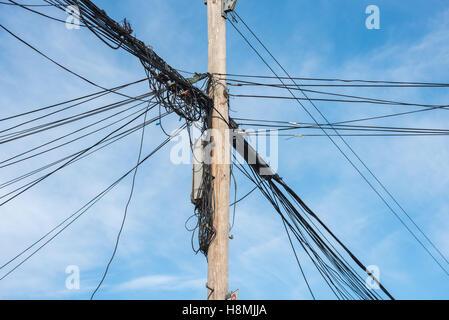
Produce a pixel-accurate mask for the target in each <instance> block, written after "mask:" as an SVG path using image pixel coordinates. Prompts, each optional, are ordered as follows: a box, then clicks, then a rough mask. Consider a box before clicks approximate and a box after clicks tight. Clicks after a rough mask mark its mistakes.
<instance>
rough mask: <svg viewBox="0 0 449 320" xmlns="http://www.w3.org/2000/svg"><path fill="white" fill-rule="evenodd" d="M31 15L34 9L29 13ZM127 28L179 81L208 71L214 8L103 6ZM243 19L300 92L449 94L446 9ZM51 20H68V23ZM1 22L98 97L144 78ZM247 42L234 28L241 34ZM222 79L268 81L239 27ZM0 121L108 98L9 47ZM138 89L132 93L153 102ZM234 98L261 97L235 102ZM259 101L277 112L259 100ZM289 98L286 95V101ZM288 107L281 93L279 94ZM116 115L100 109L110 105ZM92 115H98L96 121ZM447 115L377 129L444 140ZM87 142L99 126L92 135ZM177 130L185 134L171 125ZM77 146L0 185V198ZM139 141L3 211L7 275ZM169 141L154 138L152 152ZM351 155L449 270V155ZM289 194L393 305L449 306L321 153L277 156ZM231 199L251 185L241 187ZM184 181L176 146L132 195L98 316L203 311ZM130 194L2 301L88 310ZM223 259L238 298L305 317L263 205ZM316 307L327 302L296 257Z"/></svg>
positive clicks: (251, 109) (382, 219)
mask: <svg viewBox="0 0 449 320" xmlns="http://www.w3.org/2000/svg"><path fill="white" fill-rule="evenodd" d="M36 2H37V1H36ZM95 3H96V4H97V5H98V6H99V7H101V8H104V9H105V10H106V11H107V13H108V14H109V15H110V16H112V17H113V18H115V19H116V20H122V19H123V18H125V17H126V18H127V19H128V20H129V21H131V23H132V25H133V28H134V30H135V31H136V33H137V37H138V38H140V39H142V40H144V41H145V42H146V43H148V44H150V45H151V46H152V47H153V49H154V50H155V51H156V52H157V53H158V54H159V55H160V56H161V57H163V58H164V59H165V60H166V61H167V62H168V63H169V64H171V65H172V66H174V67H176V68H180V69H183V70H189V71H197V72H204V71H207V25H206V7H205V6H204V4H203V1H202V0H197V1H180V0H152V1H145V0H132V1H131V0H122V1H105V0H97V1H95ZM370 4H375V5H377V6H378V7H379V8H380V18H381V25H380V26H381V29H380V30H367V29H366V28H365V19H366V17H367V15H366V14H365V8H366V7H367V6H368V5H370ZM237 9H238V13H239V15H241V16H242V17H243V18H244V19H245V20H246V22H247V23H248V24H249V25H250V26H251V27H252V28H253V29H254V30H255V31H256V32H257V33H258V34H259V35H261V38H262V40H263V41H264V43H265V44H267V45H268V47H269V48H270V50H272V52H273V54H274V55H275V56H276V57H277V58H278V59H279V61H281V63H282V64H284V66H285V67H286V69H287V70H288V71H289V72H290V73H291V74H292V75H296V76H302V77H337V78H348V79H350V78H362V79H374V80H376V79H381V80H398V81H432V82H446V83H447V82H449V77H448V69H449V41H448V40H449V32H448V30H449V6H448V5H447V3H446V1H438V0H430V1H418V0H416V1H415V0H413V1H407V2H405V1H392V0H390V1H387V0H385V1H380V0H376V1H373V2H372V1H350V0H344V1H343V0H340V1H325V0H322V1H311V0H307V1H303V0H301V1H239V3H238V6H237ZM50 12H51V13H53V14H55V15H58V14H59V15H60V16H61V17H63V18H64V16H63V15H62V14H61V13H59V12H57V11H50ZM0 22H1V23H2V24H4V25H5V26H6V27H8V28H10V29H11V30H12V31H13V32H16V33H17V34H18V35H20V36H21V37H23V38H24V39H25V40H27V41H30V42H31V43H32V44H34V45H36V47H38V48H39V49H42V50H43V51H44V52H45V53H47V54H48V55H49V56H51V57H53V58H56V59H57V61H58V62H61V63H62V64H64V65H66V66H70V68H71V69H73V70H74V71H76V72H78V73H80V74H82V75H83V76H86V77H87V78H89V79H90V80H92V81H95V82H96V83H99V84H100V85H102V86H105V87H113V86H116V85H119V84H122V83H126V82H130V81H134V80H137V79H140V78H142V77H144V72H143V69H142V67H141V65H140V64H139V62H138V61H137V60H136V59H135V58H134V57H132V56H130V55H129V54H127V53H126V52H124V51H122V50H118V51H114V50H111V49H110V48H108V47H106V46H105V45H104V44H103V43H102V42H101V41H99V40H98V39H97V38H96V37H95V36H94V35H92V34H91V33H89V32H88V31H85V30H70V31H69V30H67V29H66V28H65V26H64V25H63V24H61V23H58V22H54V21H49V20H48V19H45V18H43V17H39V16H36V15H34V14H32V13H29V12H25V11H24V10H23V9H20V8H14V7H5V6H1V7H0ZM239 26H241V23H240V24H239ZM227 37H228V39H227V40H228V61H227V63H228V72H229V73H247V74H269V70H267V69H266V67H265V66H264V65H263V64H262V63H261V62H260V61H259V60H257V57H256V56H255V55H254V54H253V53H252V52H251V51H250V49H249V48H248V47H247V45H246V44H245V43H244V42H243V40H242V39H241V38H240V37H239V35H238V34H236V32H235V31H234V30H233V29H232V27H231V26H230V25H229V24H228V35H227ZM0 74H1V75H2V77H0V84H1V85H0V105H1V106H2V107H1V109H0V117H4V116H7V115H10V114H13V113H17V112H20V111H22V110H30V109H33V108H36V107H39V106H45V105H48V104H51V103H55V102H58V101H63V100H67V99H68V98H73V97H78V96H82V95H85V94H87V93H91V92H95V91H97V89H96V88H94V87H92V86H91V85H89V84H87V83H84V82H82V81H81V80H79V79H77V78H75V77H74V76H73V75H70V74H68V73H66V72H65V71H63V70H61V69H59V68H58V67H56V66H55V65H52V64H51V63H49V62H48V61H46V60H44V59H43V58H42V57H39V56H37V55H36V54H35V53H34V52H32V51H31V50H30V49H29V48H26V47H25V46H24V45H23V44H21V43H19V42H18V41H17V40H15V39H13V38H11V37H10V36H9V35H7V34H6V33H5V32H0ZM145 88H146V87H145V85H141V86H137V87H136V88H134V89H130V90H128V91H126V92H128V93H135V94H138V93H142V92H144V91H145ZM231 92H233V93H251V92H253V91H251V90H249V89H240V88H238V90H237V89H235V88H232V89H231ZM257 92H258V93H264V94H265V93H268V94H271V93H273V94H275V92H276V91H273V90H266V91H265V92H262V91H260V90H259V91H257ZM339 92H342V93H349V94H358V95H365V96H369V97H381V98H385V99H392V100H401V101H410V102H416V103H427V104H447V101H448V99H449V93H448V91H447V89H438V90H433V89H358V90H354V89H346V90H341V91H339ZM277 93H279V91H277ZM281 94H283V95H287V93H286V92H281ZM113 100H115V99H114V97H109V98H105V99H102V100H101V104H106V103H108V102H110V101H113ZM94 106H96V105H95V104H93V103H92V104H88V105H86V106H85V108H86V109H88V108H90V107H94ZM318 106H319V107H320V109H321V110H322V111H323V112H325V114H326V115H327V116H328V117H329V119H330V120H331V121H339V120H347V119H353V118H360V117H369V116H372V115H378V114H387V113H391V112H401V111H404V110H408V109H406V108H405V107H397V106H396V107H394V106H373V105H369V106H367V105H357V104H351V105H349V106H348V105H345V104H328V103H319V104H318ZM231 108H232V110H234V111H233V112H232V113H231V114H232V115H233V116H235V117H242V118H243V117H252V118H256V119H275V120H287V121H298V122H299V121H304V122H308V121H310V119H309V118H308V117H307V115H306V114H305V113H304V112H303V111H301V110H300V109H299V108H298V107H297V105H295V104H294V103H293V102H288V101H287V102H286V101H282V102H278V101H263V100H251V99H240V100H239V99H231ZM447 119H448V115H446V113H445V111H444V110H441V111H432V112H426V113H418V114H415V115H409V116H406V117H402V118H392V119H389V120H387V119H386V120H383V121H377V122H376V123H375V124H376V125H395V126H404V127H405V126H414V127H429V128H446V127H447ZM85 123H86V124H87V123H88V121H87V122H85ZM164 125H165V126H166V127H167V129H168V130H172V129H175V128H176V127H178V126H179V125H180V123H179V122H178V118H177V117H172V118H170V119H168V120H167V121H166V122H165V123H164ZM77 127H79V124H78V125H75V126H72V127H69V128H63V129H58V130H54V131H52V132H49V133H46V134H43V135H41V136H40V137H39V138H29V139H25V140H24V141H23V142H21V143H16V144H6V145H1V146H0V149H1V152H0V154H1V155H2V156H1V157H2V159H3V158H6V157H7V156H8V155H12V154H15V153H17V152H19V151H21V150H26V148H27V147H28V148H29V147H30V145H33V144H36V143H38V142H42V141H46V140H47V139H50V138H51V137H55V136H58V134H59V135H61V134H63V133H64V132H66V130H70V129H72V130H74V129H76V128H77ZM103 135H105V133H100V134H98V135H96V136H95V137H91V138H90V139H86V140H85V141H83V142H82V143H80V144H78V145H74V146H69V147H67V148H65V149H61V150H59V151H55V152H53V153H51V155H49V156H48V158H47V157H41V158H35V159H33V161H27V162H24V163H23V164H21V165H20V166H19V165H18V166H14V167H10V168H2V169H0V178H1V180H2V182H3V181H6V180H7V179H8V178H12V177H14V176H17V175H18V174H20V173H23V172H25V171H27V170H31V169H33V168H36V167H39V166H40V165H42V164H44V163H47V162H49V161H50V160H51V159H57V158H59V157H61V156H63V155H65V154H67V153H69V152H70V151H72V152H73V151H74V150H77V149H79V148H80V146H86V145H89V143H94V142H95V141H97V140H98V139H100V138H101V137H102V136H103ZM139 138H140V136H139V134H138V133H136V134H133V135H130V136H129V137H128V138H127V139H124V140H122V141H121V142H120V143H118V144H114V145H113V146H112V147H109V148H107V149H105V150H104V151H103V152H101V153H98V154H96V155H94V156H92V157H90V158H88V159H85V160H83V161H80V162H78V163H76V164H75V165H73V166H71V167H69V168H67V169H64V171H62V172H60V173H58V174H57V175H55V176H53V177H52V178H51V179H48V181H46V182H45V183H43V184H42V185H40V186H39V187H38V188H36V189H34V190H32V191H30V192H28V193H26V194H24V195H23V196H21V197H19V198H17V199H16V200H15V201H13V202H11V203H9V204H7V205H5V206H3V207H2V208H0V214H1V217H0V221H1V223H0V242H1V243H2V250H0V261H1V262H4V261H7V260H9V258H11V257H12V256H14V255H15V254H16V253H17V252H19V251H20V250H22V249H23V248H24V247H26V245H28V244H29V243H30V242H32V241H34V240H36V239H38V238H39V237H40V236H41V235H42V234H43V233H45V232H46V231H47V230H49V229H51V227H53V226H54V225H56V224H57V223H58V222H59V221H61V220H63V219H64V218H65V217H67V216H68V215H70V214H71V213H73V212H74V211H75V210H77V209H78V208H79V207H80V206H81V205H83V204H84V203H85V202H86V201H88V200H90V199H91V198H92V197H93V196H94V195H96V194H97V193H98V192H100V191H101V190H103V189H104V188H105V187H106V186H108V185H109V184H110V183H112V182H113V181H114V180H115V179H116V178H117V177H118V176H120V175H121V174H122V173H124V172H126V171H127V170H128V169H129V168H130V167H131V166H132V165H134V162H135V159H136V156H137V151H138V143H139ZM164 138H165V136H164V134H163V133H162V132H161V130H160V127H159V126H155V125H152V126H150V127H149V128H148V130H147V133H146V138H145V145H144V147H145V149H144V150H145V151H147V152H149V151H150V150H151V149H152V148H154V147H155V146H157V145H158V144H159V143H160V142H161V141H162V140H163V139H164ZM348 141H349V142H350V143H351V145H352V146H353V147H354V149H355V150H356V151H357V152H358V154H359V155H360V156H361V157H362V158H363V159H364V160H365V161H366V163H367V165H368V166H369V167H370V168H371V169H372V170H373V171H374V172H375V173H376V174H377V175H378V177H379V178H380V179H381V180H382V181H383V182H384V183H385V185H386V186H387V187H388V188H389V190H390V191H391V192H392V193H393V194H394V195H395V197H396V198H397V199H398V200H399V202H400V203H401V204H402V205H403V206H404V207H405V208H406V210H407V211H408V213H409V214H410V215H411V216H412V217H413V218H414V219H415V220H416V221H417V223H418V224H419V225H420V226H422V228H423V229H424V230H425V232H426V233H427V234H428V235H430V237H431V238H432V240H434V241H435V243H437V244H438V246H439V247H440V248H441V250H442V251H443V252H444V253H445V254H446V256H448V255H449V237H448V233H447V230H448V228H449V219H448V218H449V206H448V205H447V188H448V186H449V178H448V175H447V172H448V170H449V162H448V161H447V159H449V147H448V146H449V144H448V143H447V138H446V137H396V138H393V137H388V138H386V137H384V138H379V137H369V138H363V137H354V138H348ZM278 173H279V174H280V175H281V176H283V177H285V180H286V182H287V183H288V184H289V185H290V186H292V188H293V189H294V190H295V191H296V192H297V193H298V194H299V195H300V196H301V197H302V198H303V199H304V201H305V202H306V203H307V204H308V205H309V206H310V207H311V208H312V209H313V210H314V211H315V212H316V213H317V214H319V215H320V217H322V219H323V220H324V221H325V222H326V223H327V224H328V225H329V227H330V228H331V229H332V230H334V232H335V233H336V234H337V235H338V236H339V237H340V238H341V239H342V240H343V241H344V243H346V244H347V245H348V246H349V247H350V248H351V249H352V251H353V252H354V253H355V254H356V255H357V256H358V257H360V259H361V260H362V261H363V262H364V263H365V264H366V265H377V266H379V268H380V271H381V275H380V279H381V281H382V282H383V283H384V285H385V286H386V287H387V288H388V289H389V290H390V291H391V292H392V293H393V295H394V296H395V297H397V298H401V299H447V298H449V294H448V292H449V282H448V279H447V277H446V276H445V275H444V273H443V272H442V271H441V270H440V269H439V268H438V267H437V266H436V265H435V264H434V263H433V262H432V260H431V259H430V258H429V257H428V256H427V255H426V254H425V252H424V250H423V249H422V248H420V247H419V246H418V245H417V243H416V242H415V241H414V240H413V239H412V237H411V236H410V235H409V234H408V233H407V232H406V230H405V229H404V227H403V226H402V225H400V224H399V223H398V221H397V220H396V219H395V218H394V217H393V216H392V215H391V213H390V212H389V211H388V210H387V208H386V207H385V206H384V205H383V204H382V203H381V201H380V200H379V199H378V198H377V197H376V196H375V194H374V193H373V192H372V190H370V189H369V188H368V186H367V185H366V183H364V182H363V181H362V179H361V178H360V176H358V175H357V173H356V172H355V171H354V169H353V168H352V167H350V165H349V164H348V163H347V162H346V160H345V159H344V158H343V157H342V156H341V155H340V154H339V153H338V151H337V150H336V149H335V147H334V146H333V145H332V144H331V143H330V142H329V141H328V140H326V138H323V137H315V138H313V137H310V138H305V139H290V140H285V139H280V141H279V170H278ZM237 178H238V182H239V187H238V194H240V195H243V194H245V193H246V192H247V191H248V190H250V188H251V185H250V184H249V183H248V182H247V181H245V180H244V178H243V177H241V176H238V177H237ZM190 187H191V167H190V165H173V164H172V163H171V162H170V146H169V147H167V148H165V149H164V150H162V151H161V152H160V153H158V154H156V155H155V156H154V157H152V158H151V159H150V160H149V161H148V162H147V163H146V164H145V165H144V166H142V168H141V169H140V171H139V172H138V175H137V181H136V192H135V194H134V198H133V201H132V203H131V206H130V208H129V211H128V220H127V222H126V225H125V229H124V232H123V235H122V240H121V243H120V246H119V249H118V253H117V255H116V258H115V260H114V262H113V264H112V267H111V269H110V272H109V274H108V277H107V279H106V281H105V282H104V284H103V287H102V288H101V289H100V291H99V292H98V294H97V298H98V299H109V298H116V299H203V298H205V296H206V290H205V282H206V277H207V265H206V260H205V258H204V256H202V255H200V254H198V255H195V254H194V253H193V251H192V248H191V244H190V236H191V234H190V233H189V232H188V231H186V230H185V227H184V223H185V221H186V219H187V218H188V217H189V216H190V215H191V214H192V211H193V207H192V205H191V204H190ZM129 188H130V179H127V180H125V181H124V182H122V183H121V184H120V185H119V186H118V187H117V188H116V189H114V191H113V192H111V193H110V194H109V195H108V196H106V197H105V198H104V199H103V200H102V201H101V202H100V203H99V204H97V205H96V206H95V207H93V208H92V209H91V210H90V211H89V212H88V213H87V214H86V215H84V216H83V217H82V218H80V219H79V221H77V222H75V223H74V224H73V225H72V226H71V227H70V228H69V229H67V230H66V231H64V233H62V234H61V235H60V236H59V237H58V238H56V239H55V241H54V242H52V243H51V244H50V245H48V246H47V247H45V248H44V249H43V250H41V251H40V252H39V253H38V254H37V255H36V256H34V257H33V258H31V259H30V260H29V261H28V262H27V263H25V264H24V265H23V266H22V267H21V268H19V269H18V270H16V271H15V272H14V273H13V274H11V275H10V276H9V277H8V278H6V279H4V280H2V281H1V282H0V298H1V299H14V298H19V299H35V298H40V299H86V298H89V297H90V294H91V292H92V290H93V289H94V288H95V286H96V285H97V283H98V281H99V280H100V277H101V275H102V273H103V270H104V268H105V266H106V263H107V261H108V259H109V257H110V254H111V253H112V250H113V245H114V241H115V236H116V234H117V232H118V228H119V226H120V222H121V217H122V215H123V210H124V207H125V204H126V200H127V196H128V194H129ZM232 234H233V235H234V240H232V241H231V242H230V289H237V288H239V290H240V298H242V299H309V298H310V296H309V294H308V292H307V289H306V287H305V285H304V282H303V280H302V279H301V278H300V274H299V270H298V267H297V265H296V262H295V260H294V257H293V254H292V252H291V248H290V247H289V243H288V239H287V237H286V235H285V232H283V228H282V224H281V221H280V220H279V219H278V216H277V215H276V213H275V212H274V210H272V209H271V208H270V206H269V205H268V203H267V202H266V201H265V200H264V199H263V198H262V197H261V196H260V195H257V194H256V193H254V194H252V195H251V196H250V197H249V198H247V199H246V200H245V201H244V202H242V203H240V204H239V205H238V207H237V214H236V221H235V227H234V229H233V230H232ZM302 258H303V259H304V260H303V263H304V265H305V271H306V274H307V275H308V277H309V280H310V282H311V284H312V287H313V288H314V291H315V292H316V295H317V297H319V298H329V299H331V298H332V296H331V295H330V293H329V292H328V290H327V289H326V288H325V287H324V285H323V282H322V280H321V278H320V277H319V275H318V274H317V273H316V272H315V270H314V268H313V267H312V266H311V265H310V263H308V262H307V261H306V259H305V257H302ZM68 265H77V266H79V268H80V271H81V287H80V289H79V290H68V289H66V287H65V279H66V277H67V274H66V273H65V269H66V267H67V266H68Z"/></svg>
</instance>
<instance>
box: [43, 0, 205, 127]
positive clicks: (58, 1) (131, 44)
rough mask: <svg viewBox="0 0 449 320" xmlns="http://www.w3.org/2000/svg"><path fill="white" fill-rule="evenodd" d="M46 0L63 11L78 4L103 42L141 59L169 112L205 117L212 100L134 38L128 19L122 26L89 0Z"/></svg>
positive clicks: (193, 118) (87, 23)
mask: <svg viewBox="0 0 449 320" xmlns="http://www.w3.org/2000/svg"><path fill="white" fill-rule="evenodd" d="M47 2H48V3H49V4H52V5H54V6H55V7H57V8H59V9H61V10H65V8H66V7H67V6H76V7H77V8H78V10H79V19H80V20H81V21H82V23H83V25H84V26H86V27H87V28H88V29H89V30H90V31H92V32H93V33H94V34H95V35H96V36H97V37H98V38H100V39H101V40H102V41H103V42H104V43H106V44H107V45H108V46H109V47H111V48H113V49H119V48H123V49H124V50H126V51H128V52H129V53H131V54H133V55H134V56H136V57H137V58H139V60H140V61H141V63H142V65H143V66H144V68H145V70H146V72H147V75H148V79H149V81H150V85H151V87H152V89H153V91H154V92H156V93H157V98H158V102H159V103H160V104H162V105H163V106H164V107H165V108H166V109H167V110H168V111H173V112H176V113H177V114H178V115H179V116H181V117H182V118H184V119H186V120H187V121H189V122H193V121H200V120H204V119H205V118H206V116H207V114H208V110H209V109H210V107H211V103H212V102H211V99H210V98H209V97H208V96H207V95H206V94H204V92H202V91H201V90H200V89H198V88H196V87H194V86H193V85H192V82H191V81H189V80H188V79H185V78H184V77H183V76H182V75H181V74H179V73H178V72H177V71H176V70H175V69H173V68H172V67H171V66H169V65H168V64H167V63H166V62H165V61H164V60H163V59H162V58H160V57H159V56H158V55H157V54H156V53H155V52H154V51H153V49H152V48H151V47H150V46H148V45H145V43H144V42H142V41H141V40H138V39H137V38H135V37H134V36H133V35H132V33H133V30H132V28H131V25H130V23H129V22H128V21H127V20H126V19H124V20H123V24H122V25H121V24H119V23H118V22H116V21H114V20H113V19H112V18H110V17H109V16H108V15H107V14H106V12H105V11H104V10H101V9H99V8H98V7H97V6H96V5H95V4H93V3H92V2H91V1H89V0H53V1H47ZM203 77H206V75H203ZM194 81H197V79H195V80H194Z"/></svg>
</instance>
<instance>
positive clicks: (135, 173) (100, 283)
mask: <svg viewBox="0 0 449 320" xmlns="http://www.w3.org/2000/svg"><path fill="white" fill-rule="evenodd" d="M147 114H148V108H147V110H146V112H145V116H144V118H143V123H145V121H146V120H147ZM144 137H145V126H143V127H142V135H141V137H140V146H139V154H138V156H137V164H139V162H140V157H141V156H142V148H143V140H144ZM138 168H139V167H138V166H136V168H135V169H134V174H133V178H132V183H131V191H130V192H129V197H128V201H127V202H126V206H125V212H124V214H123V219H122V223H121V225H120V230H119V232H118V234H117V239H116V241H115V246H114V251H113V252H112V255H111V258H110V259H109V262H108V264H107V266H106V269H105V271H104V273H103V277H102V278H101V280H100V282H99V283H98V285H97V287H96V288H95V290H94V292H93V293H92V295H91V297H90V300H93V298H94V296H95V293H97V291H98V289H100V287H101V285H102V284H103V281H104V279H105V278H106V275H107V274H108V271H109V267H110V266H111V263H112V260H114V257H115V254H116V252H117V248H118V244H119V241H120V236H121V234H122V231H123V227H124V226H125V221H126V217H127V214H128V207H129V204H130V203H131V199H132V196H133V194H134V185H135V182H136V175H137V169H138Z"/></svg>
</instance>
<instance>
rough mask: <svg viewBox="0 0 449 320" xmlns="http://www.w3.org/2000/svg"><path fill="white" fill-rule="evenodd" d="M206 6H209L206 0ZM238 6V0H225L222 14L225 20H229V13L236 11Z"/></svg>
mask: <svg viewBox="0 0 449 320" xmlns="http://www.w3.org/2000/svg"><path fill="white" fill-rule="evenodd" d="M204 4H205V5H207V0H204ZM236 5H237V0H223V10H222V12H221V15H222V16H223V18H225V19H227V18H228V12H232V11H234V9H235V6H236Z"/></svg>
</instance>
